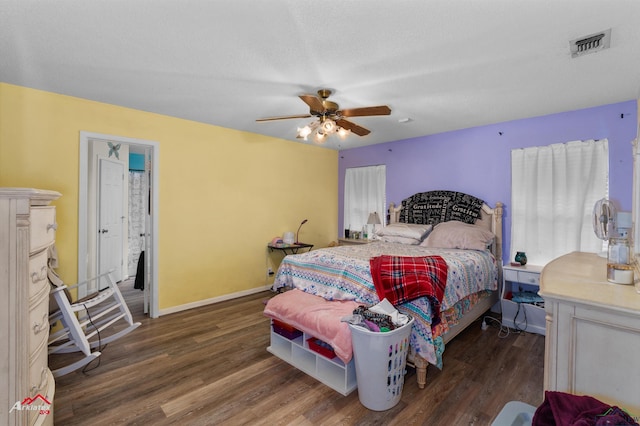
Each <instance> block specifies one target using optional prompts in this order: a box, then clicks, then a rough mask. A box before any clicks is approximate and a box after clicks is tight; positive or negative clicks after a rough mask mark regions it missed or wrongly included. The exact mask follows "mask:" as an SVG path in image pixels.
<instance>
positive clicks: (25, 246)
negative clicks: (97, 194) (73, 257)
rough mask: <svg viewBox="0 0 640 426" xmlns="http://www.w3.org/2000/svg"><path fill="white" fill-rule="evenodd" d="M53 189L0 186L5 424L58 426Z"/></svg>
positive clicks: (0, 416)
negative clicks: (53, 359)
mask: <svg viewBox="0 0 640 426" xmlns="http://www.w3.org/2000/svg"><path fill="white" fill-rule="evenodd" d="M58 197H60V194H59V193H57V192H54V191H44V190H38V189H27V188H0V341H1V342H2V344H0V424H2V425H40V424H53V397H54V392H55V382H54V380H53V376H52V374H51V371H50V370H49V368H48V362H47V340H48V336H49V282H48V280H47V261H48V251H49V250H48V249H49V247H50V246H52V245H53V243H54V237H55V231H56V228H57V225H56V210H55V207H53V206H50V205H49V203H51V201H53V200H55V199H57V198H58Z"/></svg>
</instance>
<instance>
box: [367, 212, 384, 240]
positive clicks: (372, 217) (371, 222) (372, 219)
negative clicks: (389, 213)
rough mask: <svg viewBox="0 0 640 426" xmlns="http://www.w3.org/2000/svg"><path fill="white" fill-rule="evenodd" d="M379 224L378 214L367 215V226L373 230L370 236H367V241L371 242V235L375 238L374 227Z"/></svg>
mask: <svg viewBox="0 0 640 426" xmlns="http://www.w3.org/2000/svg"><path fill="white" fill-rule="evenodd" d="M380 223H381V222H380V216H378V212H373V213H369V219H367V225H373V230H372V232H371V234H369V239H370V240H372V239H373V238H372V237H371V235H373V236H375V233H376V225H379V224H380Z"/></svg>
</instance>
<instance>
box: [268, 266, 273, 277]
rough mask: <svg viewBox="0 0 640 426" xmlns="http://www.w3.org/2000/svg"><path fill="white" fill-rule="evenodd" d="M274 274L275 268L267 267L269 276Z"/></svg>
mask: <svg viewBox="0 0 640 426" xmlns="http://www.w3.org/2000/svg"><path fill="white" fill-rule="evenodd" d="M272 275H273V269H272V268H267V276H268V277H270V276H272Z"/></svg>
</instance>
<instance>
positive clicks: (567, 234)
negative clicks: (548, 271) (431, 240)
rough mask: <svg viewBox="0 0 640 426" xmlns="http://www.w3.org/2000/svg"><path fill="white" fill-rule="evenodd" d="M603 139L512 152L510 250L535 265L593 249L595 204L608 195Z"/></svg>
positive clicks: (595, 240) (599, 243)
mask: <svg viewBox="0 0 640 426" xmlns="http://www.w3.org/2000/svg"><path fill="white" fill-rule="evenodd" d="M608 184H609V144H608V141H607V140H606V139H603V140H598V141H594V140H589V141H574V142H568V143H565V144H553V145H550V146H543V147H532V148H525V149H515V150H513V151H511V204H512V211H511V253H510V258H511V259H513V258H514V256H515V253H516V251H524V252H526V253H527V259H528V261H529V262H530V263H532V264H535V265H545V264H546V263H548V262H549V261H550V260H552V259H554V258H556V257H558V256H561V255H563V254H567V253H570V252H572V251H586V252H594V253H597V252H599V251H601V250H602V241H601V240H599V239H598V238H597V237H596V236H595V233H594V232H593V224H592V214H593V206H594V204H595V203H596V201H598V200H599V199H601V198H604V197H607V196H608V192H609V191H608Z"/></svg>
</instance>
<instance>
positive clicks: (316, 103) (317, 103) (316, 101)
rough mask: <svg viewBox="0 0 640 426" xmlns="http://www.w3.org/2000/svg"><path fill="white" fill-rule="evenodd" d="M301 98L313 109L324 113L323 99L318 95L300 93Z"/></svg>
mask: <svg viewBox="0 0 640 426" xmlns="http://www.w3.org/2000/svg"><path fill="white" fill-rule="evenodd" d="M300 99H302V101H303V102H304V103H305V104H307V105H309V108H311V111H315V112H318V113H320V114H322V113H323V112H324V105H323V104H322V99H320V98H319V97H317V96H316V95H300Z"/></svg>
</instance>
